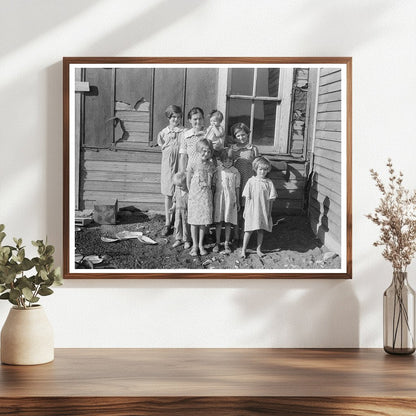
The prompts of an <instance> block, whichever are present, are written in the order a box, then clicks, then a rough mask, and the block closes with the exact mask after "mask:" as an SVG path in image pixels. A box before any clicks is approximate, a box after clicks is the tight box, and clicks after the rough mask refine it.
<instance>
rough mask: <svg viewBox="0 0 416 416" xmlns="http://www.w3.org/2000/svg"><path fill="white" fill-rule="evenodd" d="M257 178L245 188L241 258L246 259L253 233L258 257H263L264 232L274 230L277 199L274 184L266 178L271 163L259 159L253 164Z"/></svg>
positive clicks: (250, 180)
mask: <svg viewBox="0 0 416 416" xmlns="http://www.w3.org/2000/svg"><path fill="white" fill-rule="evenodd" d="M253 170H254V172H256V176H253V177H251V178H250V179H249V180H248V181H247V184H246V186H245V187H244V191H243V197H245V199H246V203H245V209H244V220H245V222H244V239H243V248H242V249H241V257H243V258H245V257H246V249H247V246H248V243H249V241H250V237H251V234H252V233H253V231H257V255H258V256H259V257H263V256H264V254H263V253H262V251H261V245H262V243H263V230H265V231H268V232H271V231H272V228H273V221H272V205H273V201H274V200H275V199H276V197H277V193H276V189H275V187H274V185H273V182H272V181H271V180H270V179H268V178H266V175H267V174H268V173H269V172H270V170H271V164H270V162H269V161H268V160H267V159H266V158H264V157H258V158H256V159H255V160H254V162H253Z"/></svg>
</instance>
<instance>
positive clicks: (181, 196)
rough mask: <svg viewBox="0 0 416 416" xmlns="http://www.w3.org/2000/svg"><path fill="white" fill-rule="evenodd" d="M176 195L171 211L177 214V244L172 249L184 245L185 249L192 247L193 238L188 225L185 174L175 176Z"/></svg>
mask: <svg viewBox="0 0 416 416" xmlns="http://www.w3.org/2000/svg"><path fill="white" fill-rule="evenodd" d="M173 183H174V185H175V193H174V195H173V199H172V202H173V205H172V208H171V209H170V211H171V212H172V213H175V242H174V243H173V244H172V247H178V246H180V245H181V244H182V243H184V247H183V248H184V249H185V250H186V249H188V248H190V247H191V243H190V241H191V236H190V232H189V225H188V188H187V187H186V175H185V173H184V172H178V173H175V175H174V176H173Z"/></svg>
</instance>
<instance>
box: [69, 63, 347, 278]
mask: <svg viewBox="0 0 416 416" xmlns="http://www.w3.org/2000/svg"><path fill="white" fill-rule="evenodd" d="M350 78H351V60H350V58H333V59H331V58H322V59H321V60H320V61H319V60H318V59H317V58H315V59H314V61H313V62H310V61H308V58H297V59H292V60H291V59H290V58H267V59H266V58H264V59H263V58H246V59H245V58H204V59H201V60H200V61H198V59H191V58H171V59H170V60H169V59H168V58H164V59H162V58H160V59H158V58H124V59H123V58H101V59H99V58H64V124H65V125H64V164H65V166H64V240H65V241H64V250H65V262H66V264H65V267H64V275H65V277H66V278H79V277H82V278H114V277H120V278H123V277H129V278H184V277H185V278H186V277H189V278H204V277H207V278H318V277H320V278H322V277H323V278H348V277H351V209H350V204H351V195H350V193H351V190H350V187H351V155H350V153H351V137H350V135H351V132H350V129H351V127H350V124H351V108H350V102H351V96H350V95H351V91H350V82H351V80H350Z"/></svg>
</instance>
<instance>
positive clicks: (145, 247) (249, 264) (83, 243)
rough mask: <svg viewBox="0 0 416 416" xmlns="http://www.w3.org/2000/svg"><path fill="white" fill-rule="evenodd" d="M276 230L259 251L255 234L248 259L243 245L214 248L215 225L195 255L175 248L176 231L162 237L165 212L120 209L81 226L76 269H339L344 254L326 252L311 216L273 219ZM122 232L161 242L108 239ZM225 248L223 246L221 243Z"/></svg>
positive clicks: (77, 245) (78, 231) (77, 232)
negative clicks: (109, 219) (108, 220)
mask: <svg viewBox="0 0 416 416" xmlns="http://www.w3.org/2000/svg"><path fill="white" fill-rule="evenodd" d="M274 224H275V226H274V228H273V232H272V233H265V235H264V243H263V252H264V253H265V256H264V257H263V258H259V256H257V254H256V252H255V242H256V237H255V234H254V233H253V236H252V241H251V242H250V246H249V250H248V253H247V254H248V255H247V258H245V259H242V258H241V257H240V247H236V246H235V245H234V246H232V253H231V254H226V253H224V252H223V251H221V250H220V252H219V253H213V252H212V247H213V246H214V242H215V237H214V235H215V230H214V228H213V229H212V232H211V234H210V235H208V236H207V238H206V248H207V250H208V254H207V255H206V256H198V257H192V256H190V255H189V250H184V248H183V246H179V247H176V248H172V244H173V242H174V238H173V236H172V235H170V236H168V237H161V230H162V227H163V225H164V221H163V216H162V215H160V214H156V213H151V212H141V211H139V210H137V209H126V210H122V211H120V212H119V215H118V221H117V224H116V225H99V224H96V223H94V222H92V223H90V224H88V225H87V226H85V227H77V231H76V237H75V246H76V253H77V260H78V263H77V267H78V268H101V269H103V268H105V269H202V270H203V269H227V270H235V271H236V269H265V270H266V269H276V271H277V270H278V269H339V268H340V267H341V259H340V257H339V256H338V255H336V254H335V253H331V252H328V250H327V249H326V248H325V247H324V246H322V244H321V243H320V241H319V240H318V239H317V238H316V237H315V235H314V234H313V233H312V231H311V229H310V226H309V223H308V220H307V218H306V217H302V216H280V217H277V218H274ZM123 231H131V232H141V233H143V235H144V236H148V237H150V238H151V239H152V240H154V241H155V242H156V243H157V244H146V242H142V241H140V240H138V239H137V238H136V239H126V240H121V241H114V242H105V241H103V240H102V238H104V240H105V239H106V238H107V239H108V238H110V239H111V238H113V237H114V236H115V235H116V234H117V233H120V232H123ZM221 249H223V247H221ZM85 256H98V261H100V260H102V261H101V263H99V264H98V263H97V264H93V263H96V262H95V261H93V262H91V261H89V260H88V257H87V258H85Z"/></svg>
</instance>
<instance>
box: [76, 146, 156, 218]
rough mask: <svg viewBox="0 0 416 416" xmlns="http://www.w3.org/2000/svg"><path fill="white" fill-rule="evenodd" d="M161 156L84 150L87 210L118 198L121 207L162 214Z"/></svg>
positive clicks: (145, 153)
mask: <svg viewBox="0 0 416 416" xmlns="http://www.w3.org/2000/svg"><path fill="white" fill-rule="evenodd" d="M160 163H161V152H160V151H159V150H157V149H154V150H146V151H123V150H118V151H111V150H99V151H96V150H85V151H84V152H83V175H82V178H83V184H82V188H81V190H82V199H83V201H84V207H85V208H91V207H93V205H94V202H95V201H97V200H102V199H108V198H117V199H118V201H119V206H120V207H123V206H128V205H134V206H136V207H137V208H139V209H152V210H155V211H160V212H162V210H163V203H164V202H163V201H164V199H163V196H162V195H161V194H160Z"/></svg>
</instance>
